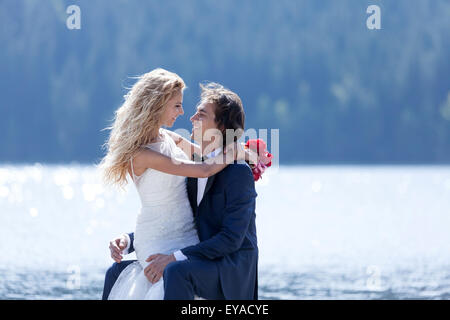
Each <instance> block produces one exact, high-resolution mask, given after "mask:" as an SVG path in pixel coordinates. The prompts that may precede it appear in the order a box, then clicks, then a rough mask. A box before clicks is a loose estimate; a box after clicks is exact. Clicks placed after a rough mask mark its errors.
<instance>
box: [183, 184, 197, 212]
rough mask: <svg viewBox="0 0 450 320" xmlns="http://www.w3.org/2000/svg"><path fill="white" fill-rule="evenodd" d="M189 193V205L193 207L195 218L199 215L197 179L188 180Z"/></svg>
mask: <svg viewBox="0 0 450 320" xmlns="http://www.w3.org/2000/svg"><path fill="white" fill-rule="evenodd" d="M186 187H187V192H188V198H189V203H190V204H191V207H192V212H193V213H194V216H196V215H197V187H198V185H197V178H187V182H186Z"/></svg>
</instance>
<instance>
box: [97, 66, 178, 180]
mask: <svg viewBox="0 0 450 320" xmlns="http://www.w3.org/2000/svg"><path fill="white" fill-rule="evenodd" d="M138 79H139V80H138V81H137V82H136V83H135V84H134V85H133V87H132V88H131V89H130V91H129V92H128V94H127V95H126V96H125V102H124V103H123V104H122V106H120V108H119V109H117V110H116V112H115V117H114V123H113V125H112V126H111V127H108V128H106V130H111V132H110V135H109V139H108V141H107V142H106V143H105V144H104V145H103V147H104V148H106V149H107V150H108V151H107V154H106V156H105V157H104V158H103V159H102V161H101V163H100V165H99V167H100V169H102V174H103V180H104V182H105V183H106V184H115V185H118V186H120V187H124V186H125V185H126V184H127V183H128V181H127V173H128V170H129V168H130V159H131V158H132V157H133V156H134V155H135V154H136V153H137V152H138V151H139V149H140V148H141V147H142V146H145V145H147V144H149V143H152V142H155V140H156V139H157V137H158V135H159V128H160V127H161V123H160V120H161V116H162V115H163V113H164V110H165V106H166V104H167V102H168V101H169V100H170V99H171V98H172V97H173V96H174V95H175V94H177V93H180V92H183V90H184V89H185V88H186V85H185V83H184V81H183V79H181V77H180V76H178V75H177V74H175V73H173V72H170V71H167V70H164V69H161V68H158V69H155V70H153V71H151V72H148V73H146V74H144V75H142V76H140V77H138Z"/></svg>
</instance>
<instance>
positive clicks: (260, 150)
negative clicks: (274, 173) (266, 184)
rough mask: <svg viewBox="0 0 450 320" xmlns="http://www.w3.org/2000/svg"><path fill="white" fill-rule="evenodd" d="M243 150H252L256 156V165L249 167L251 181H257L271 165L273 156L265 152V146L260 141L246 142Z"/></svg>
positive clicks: (262, 141)
mask: <svg viewBox="0 0 450 320" xmlns="http://www.w3.org/2000/svg"><path fill="white" fill-rule="evenodd" d="M245 148H247V149H250V150H253V151H255V152H256V153H257V154H258V164H257V165H251V166H250V167H251V168H252V172H253V179H254V180H255V181H258V180H259V179H260V178H261V176H262V174H263V173H264V171H265V170H266V168H268V167H270V166H271V165H272V158H273V156H272V155H271V154H270V153H269V152H268V151H267V145H266V143H265V142H264V140H261V139H251V140H248V141H247V143H246V144H245Z"/></svg>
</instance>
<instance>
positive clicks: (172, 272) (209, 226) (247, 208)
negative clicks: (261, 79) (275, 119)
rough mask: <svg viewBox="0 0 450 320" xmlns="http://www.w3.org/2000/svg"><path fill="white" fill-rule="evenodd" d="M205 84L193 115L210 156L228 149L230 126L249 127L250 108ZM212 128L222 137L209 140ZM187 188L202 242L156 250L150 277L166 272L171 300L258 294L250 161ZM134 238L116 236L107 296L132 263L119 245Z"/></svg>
mask: <svg viewBox="0 0 450 320" xmlns="http://www.w3.org/2000/svg"><path fill="white" fill-rule="evenodd" d="M201 88H202V95H201V97H202V100H201V104H200V105H199V106H198V108H197V112H196V113H195V114H194V115H193V116H192V117H191V121H192V123H193V129H192V136H191V137H192V138H193V139H194V140H195V142H197V143H198V144H200V145H201V147H202V154H203V155H205V153H207V152H208V151H209V153H208V154H206V155H205V156H206V157H214V156H216V155H218V154H219V153H221V152H222V148H223V146H224V143H223V141H226V137H227V135H226V130H227V129H233V130H235V131H236V130H244V120H245V114H244V109H243V107H242V102H241V99H240V98H239V96H238V95H237V94H235V93H234V92H232V91H230V90H228V89H225V88H223V87H222V86H219V85H214V84H213V85H208V86H202V87H201ZM209 130H220V131H221V132H222V139H219V140H222V141H216V140H214V141H212V142H211V141H210V140H208V131H209ZM209 132H210V131H209ZM206 140H207V141H206ZM187 192H188V197H189V202H190V204H191V207H192V210H193V214H194V218H195V223H196V227H197V231H198V235H199V238H200V242H199V243H198V244H196V245H193V246H188V247H185V248H182V249H181V250H178V251H176V252H174V253H172V254H170V255H165V254H155V255H152V256H150V257H149V258H148V259H147V261H148V262H150V261H151V262H152V263H151V264H150V265H149V266H148V267H146V269H145V274H146V276H147V278H148V279H149V281H151V282H152V283H156V282H157V281H158V280H159V279H160V278H161V276H163V278H164V299H165V300H191V299H194V296H199V297H202V298H205V299H213V300H219V299H231V300H238V299H245V300H253V299H255V300H256V299H258V281H257V272H258V271H257V270H258V246H257V238H256V225H255V199H256V196H257V194H256V192H255V184H254V180H253V175H252V172H251V170H250V167H249V166H248V165H247V164H246V163H236V162H235V163H234V164H230V165H228V166H227V167H226V168H225V169H224V170H222V171H221V172H219V173H217V174H216V175H214V176H211V177H209V178H208V179H206V178H205V179H201V178H199V179H197V178H187ZM168 214H170V213H169V212H168ZM133 238H134V235H133V233H131V234H129V235H124V236H122V237H119V238H117V239H115V240H113V241H112V242H111V245H110V248H111V252H112V256H113V258H114V259H115V260H116V263H114V264H113V265H112V267H110V268H109V269H108V271H107V274H106V277H105V287H104V290H103V299H107V297H108V295H109V292H110V291H111V288H112V287H113V285H114V283H115V281H116V280H117V278H118V277H119V274H120V272H121V271H122V270H123V269H125V267H126V266H127V265H128V264H129V263H130V262H129V261H124V262H120V261H121V255H120V254H119V252H118V251H119V250H120V251H121V250H124V253H129V252H132V251H133V250H134V249H133ZM117 249H119V250H117ZM117 262H119V263H117Z"/></svg>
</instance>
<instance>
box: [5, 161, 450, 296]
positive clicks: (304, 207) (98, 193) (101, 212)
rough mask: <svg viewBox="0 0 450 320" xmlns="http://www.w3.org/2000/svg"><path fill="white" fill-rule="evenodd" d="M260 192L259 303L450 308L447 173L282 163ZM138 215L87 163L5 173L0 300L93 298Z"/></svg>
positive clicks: (134, 201) (131, 191) (129, 196)
mask: <svg viewBox="0 0 450 320" xmlns="http://www.w3.org/2000/svg"><path fill="white" fill-rule="evenodd" d="M256 185H257V193H258V198H257V210H256V213H257V221H256V222H257V228H258V241H259V249H260V260H259V270H260V272H259V284H260V286H259V295H260V298H261V299H450V233H449V230H450V167H448V166H293V167H283V166H282V167H280V168H279V169H275V168H274V169H269V171H268V172H267V173H266V174H265V176H264V177H263V179H262V180H261V181H258V182H257V183H256ZM138 210H139V199H138V195H137V192H136V190H135V188H134V186H132V185H130V186H128V187H127V188H126V190H125V191H124V192H120V191H118V190H114V189H111V188H104V187H103V186H102V185H101V180H100V179H99V175H98V172H97V171H96V169H95V168H94V167H93V166H80V165H67V166H43V165H40V164H35V165H29V166H5V165H4V166H0V235H1V241H0V250H1V258H0V275H1V276H0V299H99V298H100V297H101V292H102V288H103V279H104V273H105V271H106V269H107V268H108V266H109V265H110V264H111V263H112V260H111V258H110V257H109V249H108V241H109V240H110V238H113V237H114V236H116V235H118V234H120V233H123V232H130V231H133V229H134V223H135V218H136V215H137V212H138ZM130 258H133V256H132V255H131V256H130Z"/></svg>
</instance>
